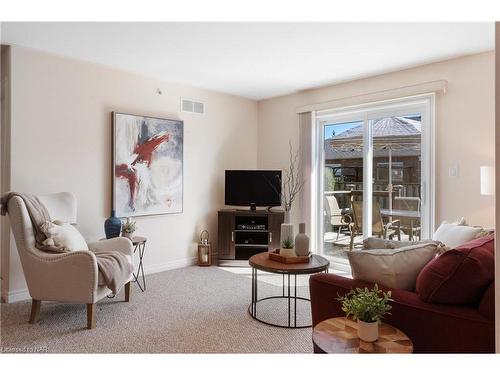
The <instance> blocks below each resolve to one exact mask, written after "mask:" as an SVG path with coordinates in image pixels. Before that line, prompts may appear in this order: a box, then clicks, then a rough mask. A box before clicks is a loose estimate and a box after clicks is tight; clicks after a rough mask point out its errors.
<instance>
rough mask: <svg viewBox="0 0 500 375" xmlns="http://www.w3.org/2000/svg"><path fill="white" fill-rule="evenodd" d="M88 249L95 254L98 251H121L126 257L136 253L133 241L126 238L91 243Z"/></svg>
mask: <svg viewBox="0 0 500 375" xmlns="http://www.w3.org/2000/svg"><path fill="white" fill-rule="evenodd" d="M88 247H89V249H90V250H91V251H93V252H98V251H119V252H121V253H123V254H124V255H128V256H132V254H133V252H134V246H133V245H132V241H130V240H129V239H128V238H125V237H116V238H110V239H109V240H102V241H97V242H91V243H89V244H88Z"/></svg>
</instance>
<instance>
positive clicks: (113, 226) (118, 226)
mask: <svg viewBox="0 0 500 375" xmlns="http://www.w3.org/2000/svg"><path fill="white" fill-rule="evenodd" d="M121 230H122V221H121V220H120V219H118V218H117V217H116V215H115V210H111V216H110V217H108V218H107V219H106V221H105V222H104V233H106V239H108V240H109V239H110V238H115V237H120V232H121Z"/></svg>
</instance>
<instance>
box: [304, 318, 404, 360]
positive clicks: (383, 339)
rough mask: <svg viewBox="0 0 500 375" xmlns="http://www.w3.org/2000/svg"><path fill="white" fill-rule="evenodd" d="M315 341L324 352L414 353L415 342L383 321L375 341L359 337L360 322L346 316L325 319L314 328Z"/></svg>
mask: <svg viewBox="0 0 500 375" xmlns="http://www.w3.org/2000/svg"><path fill="white" fill-rule="evenodd" d="M313 343H314V344H315V345H316V347H317V348H318V349H320V350H321V351H322V352H323V353H412V352H413V343H412V341H411V340H410V339H409V338H408V336H406V335H405V334H404V333H403V332H401V331H400V330H399V329H397V328H395V327H393V326H391V325H389V324H386V323H381V324H380V327H379V337H378V340H377V341H375V342H366V341H363V340H360V339H359V338H358V323H356V322H355V321H353V320H351V319H347V318H345V317H342V318H332V319H327V320H323V321H322V322H320V323H318V324H317V325H316V326H315V327H314V329H313Z"/></svg>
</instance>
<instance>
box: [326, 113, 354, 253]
mask: <svg viewBox="0 0 500 375" xmlns="http://www.w3.org/2000/svg"><path fill="white" fill-rule="evenodd" d="M323 132H324V168H323V173H324V177H323V228H324V233H323V254H325V255H329V256H333V257H338V258H344V259H347V256H346V253H345V251H346V250H348V249H349V247H350V246H351V242H353V241H354V242H355V243H356V244H360V243H361V241H362V240H363V238H362V236H361V235H357V236H356V235H354V236H351V226H352V224H353V223H352V220H353V217H352V213H351V201H352V200H356V201H358V200H361V198H362V193H363V120H362V119H360V120H357V121H356V120H354V121H349V122H338V123H332V124H327V125H324V127H323Z"/></svg>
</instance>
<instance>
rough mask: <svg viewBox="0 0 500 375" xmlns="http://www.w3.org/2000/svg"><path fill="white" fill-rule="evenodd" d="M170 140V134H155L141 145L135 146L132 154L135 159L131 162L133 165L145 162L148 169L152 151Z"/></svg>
mask: <svg viewBox="0 0 500 375" xmlns="http://www.w3.org/2000/svg"><path fill="white" fill-rule="evenodd" d="M169 140H170V134H168V133H164V134H157V135H155V136H153V137H151V138H149V139H148V140H146V141H145V142H144V143H143V144H137V145H136V146H135V148H134V153H135V154H137V158H136V159H135V160H134V161H133V162H132V165H135V164H137V163H139V162H146V164H147V165H148V168H149V167H150V166H151V159H152V158H153V151H154V150H156V149H157V148H158V146H160V145H161V144H162V143H163V142H168V141H169Z"/></svg>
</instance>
